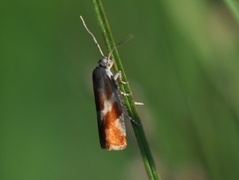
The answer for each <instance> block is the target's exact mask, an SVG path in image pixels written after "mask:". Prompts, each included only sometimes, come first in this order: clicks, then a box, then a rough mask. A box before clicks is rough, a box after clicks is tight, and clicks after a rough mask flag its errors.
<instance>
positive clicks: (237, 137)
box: [0, 0, 239, 180]
mask: <svg viewBox="0 0 239 180" xmlns="http://www.w3.org/2000/svg"><path fill="white" fill-rule="evenodd" d="M103 3H104V6H105V10H106V13H107V16H108V18H109V22H110V25H111V28H112V31H113V34H114V37H115V40H116V42H120V41H122V40H124V39H125V38H126V37H127V36H128V35H129V34H134V39H133V40H131V41H130V42H128V43H126V44H124V45H123V46H121V47H120V48H119V52H120V55H121V58H122V61H123V64H124V67H125V70H126V73H127V76H128V78H129V81H130V85H131V87H132V89H133V93H134V96H135V98H136V100H137V101H142V102H144V103H145V106H143V107H139V108H138V111H139V113H140V115H141V117H142V122H143V124H144V129H145V131H146V136H147V138H148V140H149V144H150V146H151V149H152V152H153V154H154V157H155V161H156V164H157V168H158V170H159V172H160V174H161V177H162V179H163V180H192V179H193V180H235V179H239V172H238V168H239V131H238V129H239V121H238V120H239V118H238V117H239V98H238V95H239V93H238V92H239V70H238V69H239V61H238V60H239V27H238V24H237V23H236V21H235V19H234V18H233V16H232V15H231V13H230V11H229V10H228V9H227V7H226V6H225V4H223V3H222V2H221V1H215V0H211V1H210V0H194V1H191V0H181V1H180V2H179V1H173V0H168V1H158V0H153V1H136V0H133V1H129V0H121V1H114V2H108V1H105V2H103ZM79 15H82V16H83V17H84V18H85V21H86V23H87V24H88V26H89V28H90V29H91V31H92V32H93V33H94V34H95V36H96V37H97V39H98V41H99V42H100V44H101V46H102V48H103V49H104V51H105V54H107V51H106V50H105V46H104V43H103V40H102V36H101V32H100V27H99V25H98V22H97V18H96V14H95V12H94V7H93V3H92V2H91V1H83V0H80V1H76V0H69V1H56V0H53V1H46V0H42V1H30V0H28V1H27V0H23V1H7V0H3V1H1V6H0V179H1V180H61V179H62V180H66V179H67V180H79V179H98V180H101V179H102V180H105V179H114V180H118V179H119V180H122V179H127V180H133V179H135V180H136V179H137V180H144V179H147V176H146V173H145V170H144V166H143V163H142V160H141V157H140V153H139V150H138V147H137V143H136V140H135V137H134V135H133V132H132V128H131V126H130V123H129V122H128V121H127V133H128V147H127V149H126V150H124V151H120V152H108V151H104V150H101V149H100V146H99V142H98V132H97V124H96V112H95V105H94V99H93V91H92V82H91V73H92V70H93V69H94V67H95V66H96V65H97V61H98V60H99V58H100V53H99V52H98V50H97V48H96V46H95V44H94V42H93V41H92V38H91V37H90V36H89V34H87V33H86V31H85V29H84V28H83V26H82V24H81V22H80V18H79Z"/></svg>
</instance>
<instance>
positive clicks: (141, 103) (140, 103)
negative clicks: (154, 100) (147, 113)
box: [134, 101, 144, 106]
mask: <svg viewBox="0 0 239 180" xmlns="http://www.w3.org/2000/svg"><path fill="white" fill-rule="evenodd" d="M134 104H135V105H137V106H143V105H144V103H143V102H136V101H134Z"/></svg>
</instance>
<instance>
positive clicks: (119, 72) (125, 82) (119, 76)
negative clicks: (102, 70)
mask: <svg viewBox="0 0 239 180" xmlns="http://www.w3.org/2000/svg"><path fill="white" fill-rule="evenodd" d="M118 78H119V81H120V83H122V84H128V83H129V82H128V81H123V80H122V72H121V71H118V72H117V73H116V74H115V75H114V80H115V81H116V80H117V79H118Z"/></svg>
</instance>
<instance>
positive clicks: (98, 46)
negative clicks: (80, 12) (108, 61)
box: [80, 16, 105, 57]
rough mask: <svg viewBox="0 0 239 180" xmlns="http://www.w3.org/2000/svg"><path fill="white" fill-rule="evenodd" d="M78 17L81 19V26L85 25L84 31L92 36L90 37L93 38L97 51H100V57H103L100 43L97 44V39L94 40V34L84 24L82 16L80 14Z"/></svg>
mask: <svg viewBox="0 0 239 180" xmlns="http://www.w3.org/2000/svg"><path fill="white" fill-rule="evenodd" d="M80 18H81V21H82V23H83V26H84V27H85V29H86V31H87V32H88V33H89V34H90V35H91V36H92V38H93V40H94V42H95V44H96V45H97V48H98V49H99V51H100V54H101V55H102V57H105V55H104V53H103V51H102V50H101V48H100V45H99V43H98V42H97V40H96V38H95V36H94V34H93V33H92V32H91V31H90V30H89V29H88V27H87V26H86V23H85V21H84V19H83V17H82V16H80Z"/></svg>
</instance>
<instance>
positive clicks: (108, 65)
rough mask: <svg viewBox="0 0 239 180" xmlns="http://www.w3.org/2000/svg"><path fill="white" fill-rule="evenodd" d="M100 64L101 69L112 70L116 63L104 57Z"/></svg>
mask: <svg viewBox="0 0 239 180" xmlns="http://www.w3.org/2000/svg"><path fill="white" fill-rule="evenodd" d="M98 63H99V65H100V66H101V67H103V68H106V69H110V68H111V67H112V66H113V64H114V61H113V60H111V59H110V58H108V57H103V58H102V59H100V60H99V62H98Z"/></svg>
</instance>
